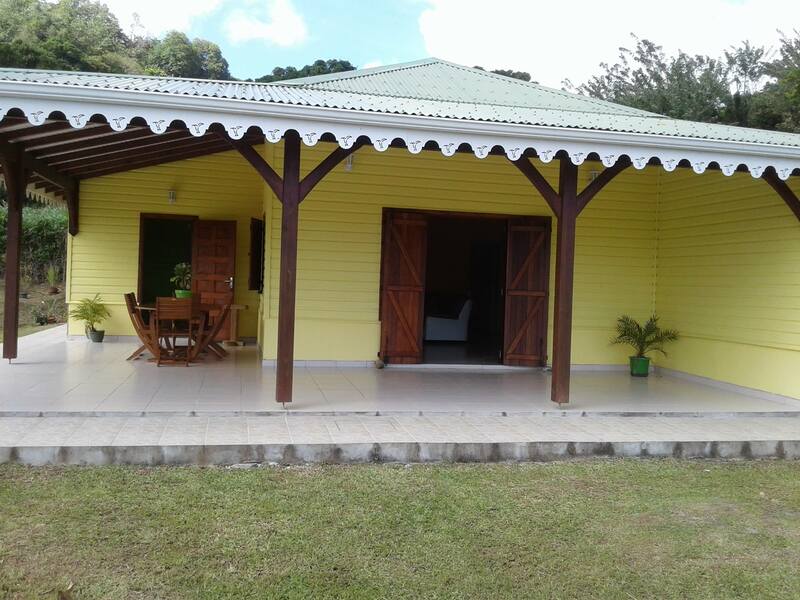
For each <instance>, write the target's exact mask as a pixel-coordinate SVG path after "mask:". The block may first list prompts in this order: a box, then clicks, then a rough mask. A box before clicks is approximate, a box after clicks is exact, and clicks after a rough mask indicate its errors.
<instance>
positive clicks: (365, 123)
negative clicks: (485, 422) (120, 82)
mask: <svg viewBox="0 0 800 600" xmlns="http://www.w3.org/2000/svg"><path fill="white" fill-rule="evenodd" d="M11 109H18V110H21V111H22V112H23V113H24V114H25V116H26V117H27V119H28V121H29V122H30V123H32V124H33V125H40V124H42V123H44V122H45V120H46V119H47V118H48V116H49V115H50V114H52V113H53V112H61V113H63V114H64V115H65V116H66V117H67V119H68V120H69V122H70V123H71V124H72V126H73V127H76V128H82V127H83V126H84V125H85V124H86V122H87V121H88V120H89V118H90V117H92V116H93V115H102V116H103V117H105V118H106V120H107V121H108V123H109V124H110V126H111V128H112V129H114V130H116V131H123V130H124V129H125V128H126V127H127V126H128V124H129V123H130V122H131V120H132V119H134V118H136V117H138V118H142V119H144V120H145V121H146V122H147V124H148V125H149V126H150V129H151V130H152V131H153V132H154V133H157V134H158V133H163V132H164V131H165V130H166V128H167V127H168V126H169V124H170V123H172V122H173V121H175V120H180V121H183V122H184V123H186V125H187V126H188V128H189V131H190V132H191V133H192V135H195V136H200V135H203V134H204V133H205V132H206V131H207V129H208V127H209V126H210V125H212V124H214V123H218V124H220V125H222V126H223V127H224V128H225V130H226V131H227V132H228V135H230V137H231V138H233V139H240V138H241V137H242V136H243V135H244V133H245V132H246V131H247V129H248V128H249V127H252V126H255V127H258V128H260V129H261V131H262V132H263V133H264V135H265V137H266V139H267V141H270V142H278V141H280V139H281V138H282V136H283V134H284V132H285V131H287V130H289V129H293V130H295V131H297V132H298V133H299V134H300V136H301V138H302V139H303V141H304V142H305V143H306V145H309V146H313V145H315V144H316V143H317V142H318V141H319V139H320V137H321V136H322V135H323V134H326V133H328V134H331V135H333V136H334V137H335V139H336V140H338V142H339V145H340V146H342V147H343V148H349V147H351V146H352V145H353V144H354V143H355V141H356V139H357V138H358V137H360V136H366V137H368V138H369V140H370V141H371V142H372V145H373V146H374V147H375V149H376V150H378V151H384V150H386V149H387V148H388V147H389V144H390V143H391V142H392V140H394V139H398V138H399V139H402V140H403V141H404V142H405V144H406V146H407V147H408V150H409V151H410V152H411V153H412V154H416V153H419V152H421V151H422V149H423V146H424V145H425V143H426V142H429V141H433V142H436V143H437V144H438V146H439V147H440V148H441V151H442V154H444V155H445V156H452V155H453V154H454V153H455V152H456V150H457V148H458V147H459V146H460V145H461V144H469V146H470V147H471V148H472V149H473V152H474V153H475V156H477V157H478V158H485V157H486V156H487V155H488V154H489V152H490V150H491V149H492V148H493V147H495V146H500V147H501V148H503V150H504V151H505V153H506V155H507V156H508V157H509V158H510V159H512V160H514V159H516V158H519V156H521V155H522V153H523V152H524V151H525V150H527V149H532V150H534V151H536V153H537V155H538V156H539V158H540V160H542V161H543V162H550V161H551V160H552V159H553V158H554V157H555V155H556V153H557V152H559V151H561V150H563V151H565V152H566V153H567V154H568V155H569V156H570V158H571V160H572V162H573V163H575V164H576V165H579V164H581V163H583V162H584V161H585V160H586V158H587V156H588V155H589V154H591V153H596V154H597V155H598V156H599V157H600V159H601V161H602V162H603V164H604V165H606V166H611V165H613V164H614V163H615V162H616V161H617V160H618V159H619V158H620V157H622V156H627V157H628V158H630V160H631V162H632V163H633V166H634V167H635V168H637V169H643V168H644V167H645V166H646V165H647V163H648V161H649V160H650V159H651V158H657V159H658V160H659V161H660V162H661V164H662V166H663V168H664V169H665V170H667V171H672V170H674V169H675V168H676V167H677V166H678V163H679V162H680V161H682V160H687V161H688V162H689V163H690V164H691V165H692V168H693V170H694V171H695V172H696V173H698V174H699V173H703V172H705V170H706V169H707V168H708V166H709V165H710V164H711V163H716V164H718V165H719V167H720V169H721V171H722V172H723V173H724V174H725V175H732V174H733V173H734V172H735V171H736V169H737V167H738V166H739V165H744V166H745V167H746V168H747V169H748V170H749V172H750V174H751V175H752V176H753V177H760V176H761V175H762V173H763V172H764V170H765V169H766V168H767V167H773V168H774V169H775V171H776V172H777V174H778V176H779V177H780V178H781V179H784V180H785V179H788V178H789V176H790V175H791V174H792V172H793V171H794V170H795V169H799V168H800V148H798V147H794V146H781V145H775V144H757V143H750V142H732V141H719V140H704V139H698V138H688V137H676V136H664V135H652V134H651V135H648V134H632V133H622V132H613V131H603V130H590V129H573V128H561V127H544V126H533V125H515V124H507V123H495V122H485V121H466V120H456V119H447V118H439V117H421V116H409V115H400V114H386V113H373V112H364V111H353V110H348V109H337V108H321V107H311V106H297V105H288V104H278V103H269V104H265V103H263V102H255V101H247V100H232V99H227V98H199V97H194V96H167V95H165V94H162V93H157V92H131V91H122V90H109V89H96V88H78V87H66V86H58V85H52V84H43V83H28V82H25V83H19V82H0V118H2V117H3V116H5V114H6V113H7V112H8V111H9V110H11Z"/></svg>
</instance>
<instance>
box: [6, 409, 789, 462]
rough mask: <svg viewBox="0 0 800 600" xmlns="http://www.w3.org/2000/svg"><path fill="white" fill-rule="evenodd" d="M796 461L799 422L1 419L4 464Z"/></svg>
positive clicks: (444, 417)
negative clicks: (634, 459) (607, 459)
mask: <svg viewBox="0 0 800 600" xmlns="http://www.w3.org/2000/svg"><path fill="white" fill-rule="evenodd" d="M591 456H601V457H611V456H619V457H665V456H671V457H683V458H789V459H794V458H800V419H798V418H797V417H796V416H785V417H776V416H762V417H748V418H743V417H741V416H736V417H708V416H694V417H676V416H671V417H664V416H647V417H637V418H631V417H623V416H606V417H575V416H541V415H512V416H491V415H453V414H430V415H413V414H400V415H394V416H375V415H360V414H347V415H320V416H313V415H311V416H309V415H286V414H284V415H280V416H206V415H202V416H145V417H142V416H129V417H125V416H107V417H82V416H66V417H56V416H53V417H0V462H18V463H24V464H30V465H45V464H87V465H106V464H148V465H155V464H201V465H202V464H234V463H247V462H257V463H264V462H267V463H269V462H275V463H286V464H294V463H303V462H333V463H363V462H403V463H406V462H439V461H441V462H493V461H537V460H557V459H565V458H573V457H591Z"/></svg>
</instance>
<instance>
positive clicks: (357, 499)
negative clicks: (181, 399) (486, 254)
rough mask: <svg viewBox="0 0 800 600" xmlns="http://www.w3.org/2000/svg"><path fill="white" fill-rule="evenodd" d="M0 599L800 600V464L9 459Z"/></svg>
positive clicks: (0, 469) (2, 478)
mask: <svg viewBox="0 0 800 600" xmlns="http://www.w3.org/2000/svg"><path fill="white" fill-rule="evenodd" d="M0 507H2V513H0V515H2V516H1V517H0V597H2V598H41V597H54V595H55V593H56V591H58V590H59V589H65V588H66V587H67V586H68V585H69V583H70V582H72V583H73V584H74V588H73V590H72V592H71V594H72V595H73V597H74V598H112V599H113V598H170V599H174V598H237V599H238V598H581V599H585V598H598V599H608V598H624V599H631V598H634V599H644V598H724V599H732V598H759V599H764V598H798V597H800V572H798V565H800V463H792V462H745V463H719V462H688V461H687V462H677V461H656V460H650V461H633V460H629V461H620V460H614V461H587V462H568V463H564V462H562V463H553V464H531V465H491V466H490V465H465V466H412V467H408V468H405V467H403V466H358V467H333V466H328V467H297V468H291V469H283V468H262V469H256V470H247V471H241V470H226V469H218V468H209V469H201V468H154V469H153V468H146V469H145V468H48V469H34V468H23V467H17V466H8V465H6V466H0Z"/></svg>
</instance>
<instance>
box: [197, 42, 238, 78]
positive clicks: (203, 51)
mask: <svg viewBox="0 0 800 600" xmlns="http://www.w3.org/2000/svg"><path fill="white" fill-rule="evenodd" d="M192 46H194V49H195V52H197V55H198V56H199V57H200V71H201V73H200V77H202V78H203V79H230V78H231V74H230V71H229V70H228V61H227V60H225V57H224V56H222V50H220V47H219V46H217V45H216V44H215V43H214V42H209V41H208V40H204V39H200V38H195V39H194V41H193V42H192Z"/></svg>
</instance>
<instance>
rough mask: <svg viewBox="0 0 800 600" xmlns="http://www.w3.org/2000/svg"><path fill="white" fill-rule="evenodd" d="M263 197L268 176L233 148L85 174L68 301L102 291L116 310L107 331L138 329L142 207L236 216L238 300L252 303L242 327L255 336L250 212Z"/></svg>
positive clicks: (75, 328)
mask: <svg viewBox="0 0 800 600" xmlns="http://www.w3.org/2000/svg"><path fill="white" fill-rule="evenodd" d="M168 190H175V191H176V192H177V202H176V203H175V204H169V203H168V201H167V192H168ZM262 198H263V186H262V182H261V179H260V178H259V177H258V176H257V175H256V174H255V172H254V171H253V169H252V167H250V165H249V164H247V163H246V162H245V161H244V160H242V159H241V157H240V156H239V155H238V154H236V153H233V152H226V153H222V154H216V155H213V156H208V157H203V158H194V159H190V160H185V161H180V162H175V163H169V164H165V165H159V166H155V167H149V168H146V169H139V170H135V171H129V172H127V173H120V174H117V175H110V176H106V177H99V178H96V179H89V180H86V181H83V182H82V183H81V190H80V233H79V234H78V235H77V236H76V237H75V238H72V239H71V240H70V243H69V255H68V269H69V273H68V288H67V294H68V296H67V297H68V301H69V302H75V301H77V300H79V299H81V298H84V297H89V296H93V295H94V294H95V293H97V292H99V293H101V294H102V296H103V298H104V299H105V301H106V303H107V304H109V307H110V309H111V311H112V317H111V319H110V320H109V321H107V322H106V323H105V324H104V325H103V327H104V328H105V330H106V332H107V334H109V335H131V334H133V329H132V327H131V324H130V320H129V319H128V315H127V312H126V310H125V306H124V301H123V297H122V295H123V294H124V293H126V292H130V291H135V290H136V289H137V285H138V275H139V273H138V269H139V217H140V214H141V213H165V214H179V215H195V216H197V217H200V218H201V219H219V220H236V221H237V223H238V226H237V230H236V240H237V250H236V284H235V301H236V302H238V303H241V304H246V305H247V306H248V309H247V310H245V311H243V312H242V313H241V315H240V321H239V322H240V327H239V331H240V334H241V335H244V336H255V335H256V333H257V329H258V302H259V296H258V294H257V293H255V292H250V291H248V290H247V273H248V255H249V250H250V218H251V217H259V216H260V215H261V214H262V212H263V203H262ZM69 331H70V333H72V334H79V333H82V326H81V325H80V324H78V323H72V322H71V323H70V327H69Z"/></svg>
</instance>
